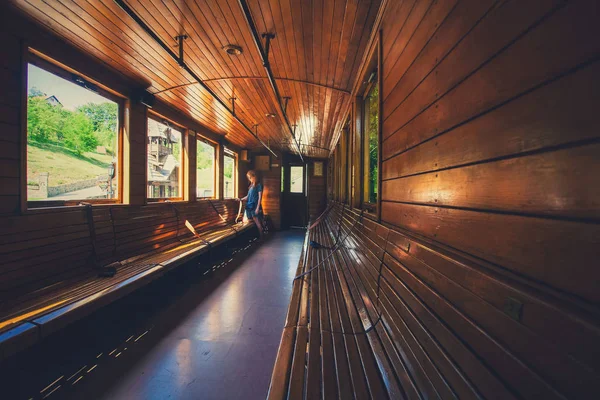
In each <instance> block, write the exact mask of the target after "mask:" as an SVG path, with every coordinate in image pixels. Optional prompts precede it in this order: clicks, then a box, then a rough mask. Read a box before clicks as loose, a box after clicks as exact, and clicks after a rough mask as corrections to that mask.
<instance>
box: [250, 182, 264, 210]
mask: <svg viewBox="0 0 600 400" xmlns="http://www.w3.org/2000/svg"><path fill="white" fill-rule="evenodd" d="M262 191H263V186H262V183H258V184H256V185H253V186H250V189H248V202H247V203H246V209H248V210H251V211H254V210H256V206H258V194H259V193H260V192H262Z"/></svg>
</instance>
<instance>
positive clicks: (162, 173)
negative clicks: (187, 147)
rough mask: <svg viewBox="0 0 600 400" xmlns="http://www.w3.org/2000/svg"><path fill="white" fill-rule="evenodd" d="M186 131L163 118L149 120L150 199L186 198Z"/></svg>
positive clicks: (148, 162) (156, 117) (148, 163)
mask: <svg viewBox="0 0 600 400" xmlns="http://www.w3.org/2000/svg"><path fill="white" fill-rule="evenodd" d="M182 140H183V129H182V128H180V127H177V126H174V125H173V124H172V123H170V122H169V121H166V120H161V119H160V117H158V116H154V115H151V116H150V117H149V118H148V161H147V167H148V182H147V183H148V195H147V196H148V199H172V200H180V199H182V198H183V193H182V190H181V189H182V187H183V185H182V184H181V178H182V173H181V171H182V167H181V166H182V162H181V161H182V153H183V152H182V150H183V146H182Z"/></svg>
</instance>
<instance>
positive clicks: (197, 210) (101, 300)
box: [0, 200, 253, 359]
mask: <svg viewBox="0 0 600 400" xmlns="http://www.w3.org/2000/svg"><path fill="white" fill-rule="evenodd" d="M211 203H212V204H211ZM86 213H87V214H86ZM236 214H237V202H235V201H234V200H226V201H214V200H213V201H211V202H210V203H209V202H208V201H207V200H203V201H198V202H197V203H195V204H188V203H180V204H176V203H173V204H164V203H162V204H153V205H148V206H141V207H123V206H114V207H110V208H109V207H97V208H96V207H94V208H93V209H92V218H93V222H92V223H90V221H89V219H90V214H89V210H76V211H73V212H69V217H70V218H72V221H74V224H73V225H66V224H63V226H60V225H59V221H58V219H59V218H60V215H58V214H57V215H54V216H51V217H49V218H46V220H47V221H48V224H49V225H51V229H54V231H53V232H54V234H55V236H54V240H47V239H46V240H45V241H43V242H40V241H39V240H33V243H31V244H29V245H28V244H27V243H23V242H21V241H15V240H14V239H10V238H9V235H8V234H6V235H0V249H1V250H4V251H5V252H6V253H5V254H8V255H9V257H8V258H9V259H11V257H10V256H11V255H12V260H15V263H13V264H11V263H7V264H3V265H2V266H1V267H0V273H2V274H3V275H4V276H12V275H11V274H14V276H16V277H18V279H16V280H13V284H12V286H11V284H10V282H8V281H6V280H4V281H3V282H4V283H3V286H2V289H3V290H2V291H0V296H1V297H0V298H1V301H0V359H2V358H4V357H7V356H9V355H10V354H12V353H14V352H16V351H18V350H19V349H22V348H24V347H27V346H29V345H31V344H32V343H33V342H35V341H36V340H38V339H39V338H41V337H44V336H46V335H49V334H51V333H52V332H55V331H56V330H58V329H61V328H62V327H64V326H65V325H67V324H69V323H71V322H73V321H74V320H76V319H79V318H81V317H83V316H85V315H87V314H89V313H90V312H92V311H93V310H95V309H97V308H99V307H101V306H103V305H105V304H107V303H109V302H112V301H114V300H116V299H118V298H120V297H122V296H124V295H126V294H127V293H130V292H131V291H132V290H135V289H136V288H138V287H140V286H143V285H145V284H147V283H149V282H150V281H152V280H154V279H156V278H158V277H160V276H162V275H163V274H164V273H165V272H166V271H168V270H170V269H172V268H175V267H177V266H179V265H181V264H183V263H185V262H187V261H189V260H191V259H192V258H194V257H197V256H199V255H201V254H204V253H206V252H208V251H210V250H211V249H212V248H215V247H217V246H219V245H221V244H223V243H225V242H227V241H228V240H230V239H232V238H234V237H236V236H238V235H240V234H242V233H243V232H245V231H246V230H248V229H249V228H250V227H251V226H253V224H252V223H246V224H242V223H239V224H236V223H235V217H236ZM13 218H14V217H13ZM186 221H188V222H189V223H190V224H191V225H193V226H194V229H195V230H196V235H194V234H193V233H192V232H191V231H190V230H189V229H188V228H186V226H185V224H186ZM14 225H15V226H18V227H19V229H21V230H22V229H23V228H27V227H26V226H23V225H20V224H16V223H15V224H14ZM54 226H56V228H54ZM90 227H91V228H90ZM34 228H36V229H39V231H40V232H39V233H38V232H37V231H33V232H28V233H30V234H31V236H33V237H36V236H37V237H40V238H41V239H44V236H43V234H41V231H43V227H42V226H36V227H34ZM73 232H75V235H73ZM0 233H3V232H2V231H0ZM73 237H75V239H74V240H72V238H73ZM17 239H20V237H18V236H17ZM45 243H48V245H47V246H44V244H45ZM54 243H56V246H57V247H53V246H55V244H54ZM73 246H83V249H81V248H79V249H77V251H74V250H71V247H73ZM40 248H41V249H40ZM44 248H45V249H46V250H47V251H49V248H51V249H52V251H54V252H55V253H56V254H55V256H54V257H51V261H49V262H47V263H46V265H41V266H39V267H38V265H37V264H36V263H35V262H27V261H29V259H28V258H27V257H26V256H25V255H23V256H21V257H15V256H14V252H11V249H15V250H16V251H17V252H19V251H26V250H32V256H31V258H33V259H35V260H36V262H37V263H43V260H44V258H43V257H39V256H38V254H44V251H43V249H44ZM20 249H23V250H20ZM23 254H24V253H23ZM73 255H76V257H75V258H70V259H69V260H70V261H65V262H64V263H62V262H61V256H64V257H65V258H69V257H73ZM52 260H55V261H52ZM73 260H75V261H73ZM23 261H25V262H23ZM107 264H111V265H113V266H116V268H117V273H116V275H114V276H112V277H99V276H98V269H97V268H96V267H98V266H102V265H107ZM24 265H27V266H31V267H29V268H27V269H25V270H20V269H19V267H20V268H25V267H24ZM46 271H47V273H45V272H46ZM18 273H20V275H19V274H18ZM36 273H38V275H36ZM19 278H20V279H19ZM32 326H33V328H34V329H33V328H32ZM32 329H33V330H32ZM34 333H35V334H34Z"/></svg>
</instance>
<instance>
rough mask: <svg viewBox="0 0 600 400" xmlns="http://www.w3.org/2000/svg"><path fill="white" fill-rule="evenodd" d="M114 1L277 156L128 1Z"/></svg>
mask: <svg viewBox="0 0 600 400" xmlns="http://www.w3.org/2000/svg"><path fill="white" fill-rule="evenodd" d="M113 1H114V2H115V3H116V4H117V5H118V6H119V7H121V9H122V10H123V11H125V13H127V15H129V17H131V19H133V20H134V21H135V22H136V23H137V24H138V25H139V26H140V28H142V29H143V30H144V31H145V32H146V33H147V34H148V35H149V36H150V37H151V38H152V39H154V41H155V42H156V43H158V44H159V45H160V47H162V48H163V50H165V51H166V52H167V54H169V56H171V58H172V59H174V60H175V61H177V63H178V64H179V65H180V66H181V68H183V69H184V70H185V71H186V72H187V73H188V74H190V75H191V76H192V78H194V79H195V80H196V82H198V84H199V85H200V86H202V88H203V89H204V90H206V91H207V92H208V94H210V95H211V96H212V97H213V98H214V99H215V100H216V101H217V102H218V103H219V104H220V105H221V106H222V107H223V108H225V109H226V110H227V112H228V113H229V114H230V115H231V116H232V117H233V118H234V119H235V120H236V121H237V122H239V123H240V124H241V125H242V126H243V127H244V128H245V129H246V131H248V132H249V133H250V134H251V135H252V137H254V138H255V139H256V140H258V141H259V142H260V144H262V145H263V146H264V147H265V148H266V149H267V150H269V151H270V152H271V154H273V155H274V156H275V157H276V158H277V154H275V152H274V151H273V150H271V148H270V147H269V146H268V145H267V144H266V143H265V142H263V141H262V140H261V139H259V138H258V136H256V135H255V134H254V132H252V129H250V128H249V127H248V125H246V124H245V123H244V121H242V120H241V119H240V118H239V117H238V116H237V115H235V113H234V112H233V111H232V110H231V109H230V108H229V107H228V106H227V104H226V103H225V102H224V101H223V100H221V99H220V98H219V96H217V94H216V93H215V92H214V91H213V90H212V89H211V88H210V87H208V86H207V85H206V83H204V82H203V81H202V79H200V77H198V75H196V73H195V72H194V71H192V70H191V68H190V67H189V66H188V65H187V64H186V63H185V62H184V61H183V56H182V57H180V56H179V55H177V54H176V53H175V52H173V50H171V48H170V47H169V46H168V45H167V44H166V43H164V42H163V41H162V39H161V38H160V37H159V36H158V35H157V34H156V33H154V31H153V30H152V29H151V28H150V27H149V26H148V25H146V23H145V22H144V21H143V20H142V19H141V18H140V17H139V16H138V15H137V14H136V13H135V12H134V11H133V10H132V9H131V8H130V7H129V6H128V5H127V3H125V2H124V1H123V0H113ZM181 48H182V47H181Z"/></svg>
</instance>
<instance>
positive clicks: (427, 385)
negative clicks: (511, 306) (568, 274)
mask: <svg viewBox="0 0 600 400" xmlns="http://www.w3.org/2000/svg"><path fill="white" fill-rule="evenodd" d="M338 240H339V241H340V243H341V246H339V247H338V248H337V250H336V251H334V252H332V250H331V248H333V247H334V244H335V243H337V242H338ZM309 241H317V242H318V243H320V244H322V245H324V246H325V248H313V247H310V246H309V245H308V243H309ZM327 247H329V248H327ZM317 265H318V267H317V268H315V266H317ZM312 268H315V269H312ZM309 271H310V272H309ZM301 274H306V275H304V276H302V277H301V278H300V279H296V280H294V282H293V289H292V295H291V300H290V305H289V309H288V315H287V318H286V324H285V327H284V330H283V334H282V339H281V343H280V347H279V351H278V354H277V358H276V362H275V367H274V370H273V374H272V378H271V384H270V388H269V395H268V397H269V399H296V398H326V399H329V398H341V399H346V398H357V399H363V398H377V399H381V398H392V399H400V398H407V399H423V398H432V399H453V398H454V399H477V398H495V399H514V398H519V397H518V396H515V393H525V394H526V395H525V396H524V398H557V399H558V398H565V397H561V395H562V394H561V391H560V390H559V389H557V388H563V389H562V391H563V392H562V393H578V392H580V393H597V390H598V387H599V386H600V384H599V383H598V380H597V378H596V375H595V374H594V372H593V371H594V368H596V367H597V364H598V360H597V358H595V357H593V356H591V355H589V354H586V352H585V351H581V346H578V345H577V344H583V343H585V344H586V346H588V348H591V347H594V346H595V343H597V340H598V337H599V335H598V330H597V328H596V326H597V325H594V324H593V323H592V322H590V321H593V320H591V319H590V318H587V319H586V317H585V314H583V313H581V312H578V313H576V312H575V311H577V310H576V309H575V308H574V307H572V306H570V305H567V304H565V302H564V301H563V302H562V303H559V300H562V299H557V298H553V297H551V296H549V295H548V294H544V293H540V291H539V290H538V288H537V286H536V282H528V281H525V280H523V279H522V280H521V281H519V283H516V282H515V280H514V279H513V278H512V277H510V278H509V277H506V276H505V275H504V272H503V271H498V272H497V271H496V270H495V269H493V266H489V265H482V264H480V262H479V261H478V260H475V259H473V258H471V257H468V256H466V255H463V254H462V253H458V252H457V251H456V250H454V249H450V248H445V247H440V246H439V245H437V244H436V243H434V242H431V241H427V240H425V239H423V238H419V237H415V236H413V235H409V234H407V233H406V232H404V231H400V230H396V229H391V228H389V227H386V226H383V225H381V224H379V223H377V222H374V221H373V220H371V219H369V218H367V217H366V216H364V215H361V213H360V212H359V211H357V210H349V209H348V208H346V206H343V205H341V204H337V203H334V204H333V206H332V207H330V208H329V209H328V212H327V215H326V217H325V218H323V219H322V221H321V222H320V223H319V224H318V225H316V226H315V227H314V228H313V229H311V230H309V231H308V232H307V236H306V240H305V245H304V249H303V254H302V257H301V260H300V263H299V267H298V270H297V273H296V275H297V276H299V275H301ZM449 277H455V280H451V279H449ZM509 279H510V285H508V284H507V282H509ZM507 299H509V300H511V299H519V300H518V301H520V302H522V303H523V304H524V305H526V307H527V309H529V310H530V311H529V314H527V318H522V319H515V316H514V313H511V312H510V310H508V311H507V307H506V304H507ZM511 301H514V300H511ZM379 315H381V318H379ZM547 320H553V321H558V320H560V321H561V329H553V330H548V329H546V328H545V326H546V325H545V321H547ZM567 332H568V335H570V336H569V337H572V338H573V340H572V341H571V340H569V341H565V340H562V339H561V338H562V337H563V336H562V335H565V334H567ZM541 355H543V356H541ZM523 361H525V362H523ZM557 368H558V370H557ZM544 376H546V377H548V376H549V377H551V378H552V380H553V384H552V386H551V385H549V384H548V383H547V381H544V380H543V379H542V377H544ZM566 397H568V396H566Z"/></svg>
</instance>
